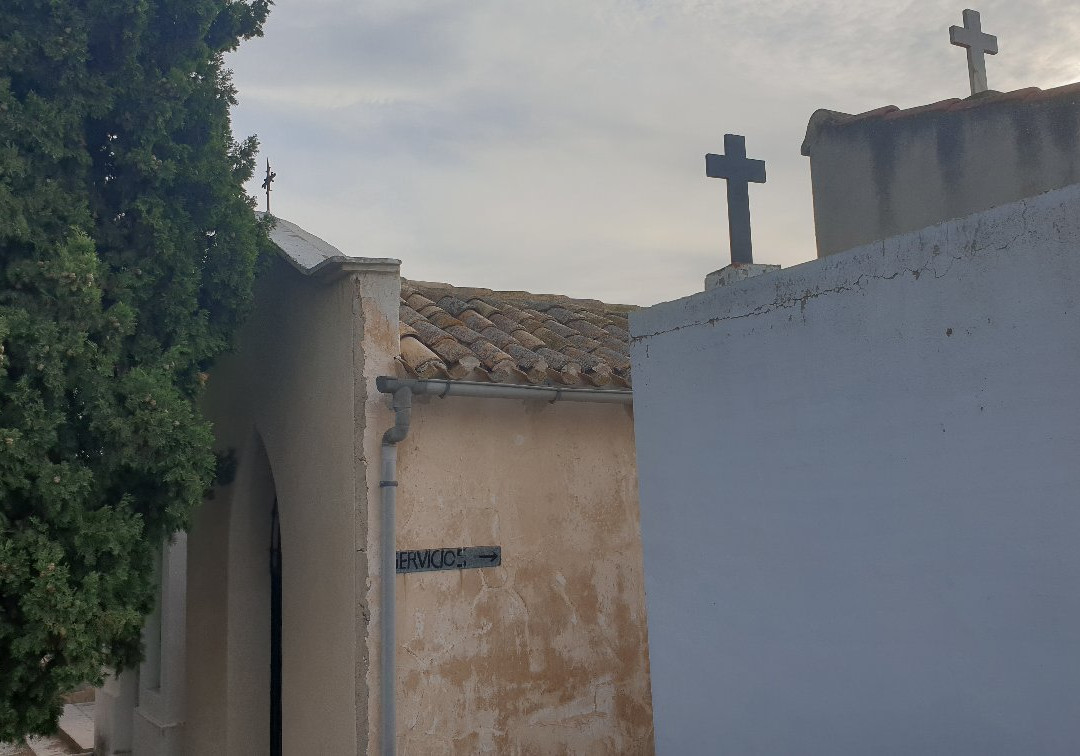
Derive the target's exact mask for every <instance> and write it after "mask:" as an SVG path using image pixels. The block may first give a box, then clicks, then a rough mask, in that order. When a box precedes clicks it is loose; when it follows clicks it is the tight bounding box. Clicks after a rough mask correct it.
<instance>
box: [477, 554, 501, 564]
mask: <svg viewBox="0 0 1080 756" xmlns="http://www.w3.org/2000/svg"><path fill="white" fill-rule="evenodd" d="M476 556H478V557H479V558H480V559H486V560H488V561H489V562H494V561H495V559H496V558H497V557H498V556H499V555H498V554H496V553H495V552H491V553H490V554H477V555H476Z"/></svg>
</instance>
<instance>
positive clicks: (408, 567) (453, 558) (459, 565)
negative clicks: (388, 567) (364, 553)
mask: <svg viewBox="0 0 1080 756" xmlns="http://www.w3.org/2000/svg"><path fill="white" fill-rule="evenodd" d="M500 564H502V546H457V547H450V548H442V549H410V550H409V551H399V552H398V553H397V569H396V570H395V571H396V572H398V573H408V572H434V571H436V570H472V569H476V568H478V567H498V566H499V565H500Z"/></svg>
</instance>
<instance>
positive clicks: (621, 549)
mask: <svg viewBox="0 0 1080 756" xmlns="http://www.w3.org/2000/svg"><path fill="white" fill-rule="evenodd" d="M398 478H399V481H400V487H399V489H398V507H399V508H398V535H397V542H398V548H399V549H414V548H431V547H436V546H493V545H496V546H502V549H503V552H502V566H501V567H497V568H494V569H483V570H464V571H460V572H430V573H418V574H409V575H399V576H398V578H397V581H398V582H397V595H398V620H397V622H398V642H399V650H398V654H397V660H398V665H399V666H398V701H399V703H398V732H399V740H398V743H399V753H401V754H403V756H405V755H409V754H417V755H420V754H425V755H426V754H469V755H470V756H471V755H472V754H481V753H490V754H563V753H565V754H590V755H592V754H648V753H652V750H653V748H652V716H651V708H650V702H649V677H648V674H649V673H648V655H647V641H646V620H645V606H644V593H643V585H642V574H641V543H640V537H639V530H638V504H637V484H636V478H635V465H634V442H633V420H632V413H631V410H630V409H629V408H627V407H622V406H614V405H603V406H600V405H586V404H554V405H552V404H550V403H547V402H528V403H526V402H522V401H508V400H500V399H461V398H447V399H433V398H426V397H425V398H417V399H416V400H415V407H414V411H413V420H412V429H411V431H410V433H409V436H408V438H407V439H406V440H405V442H403V444H402V445H401V450H400V457H399V474H398Z"/></svg>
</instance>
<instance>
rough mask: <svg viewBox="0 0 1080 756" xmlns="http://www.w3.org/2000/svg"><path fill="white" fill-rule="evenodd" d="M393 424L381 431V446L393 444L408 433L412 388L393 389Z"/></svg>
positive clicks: (401, 439) (400, 440)
mask: <svg viewBox="0 0 1080 756" xmlns="http://www.w3.org/2000/svg"><path fill="white" fill-rule="evenodd" d="M392 406H393V408H394V425H393V427H391V428H389V429H387V431H386V432H385V433H383V437H382V442H383V446H395V445H397V444H398V443H400V442H402V441H404V440H405V437H406V436H407V435H409V421H410V419H411V417H412V389H410V388H409V387H408V386H402V387H401V388H399V389H397V390H396V391H394V401H393V404H392Z"/></svg>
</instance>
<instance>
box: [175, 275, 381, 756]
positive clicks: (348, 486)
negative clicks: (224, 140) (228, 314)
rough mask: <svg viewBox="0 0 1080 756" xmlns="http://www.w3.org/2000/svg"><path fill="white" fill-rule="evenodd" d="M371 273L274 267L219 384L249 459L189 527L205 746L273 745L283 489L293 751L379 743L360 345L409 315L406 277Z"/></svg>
mask: <svg viewBox="0 0 1080 756" xmlns="http://www.w3.org/2000/svg"><path fill="white" fill-rule="evenodd" d="M359 278H360V277H359V276H353V275H345V276H342V277H338V278H336V279H332V280H325V279H322V278H307V277H304V276H303V275H301V274H300V273H298V272H297V271H296V270H294V269H293V268H291V267H290V266H289V265H288V264H286V263H285V262H283V261H280V260H278V261H275V263H274V267H273V270H271V271H270V272H269V273H268V274H266V275H265V276H264V277H263V278H262V279H261V280H260V282H259V286H258V294H257V307H256V311H255V313H254V315H253V317H252V318H251V320H250V321H249V322H248V324H247V325H246V326H245V328H244V330H243V332H242V334H241V336H240V339H239V344H240V349H239V351H238V352H237V353H236V354H235V355H233V356H231V357H229V358H228V359H226V360H223V361H222V362H221V363H220V364H219V365H218V366H217V367H216V368H215V370H214V372H213V375H212V376H211V381H210V390H209V392H208V395H207V398H206V409H207V412H208V414H209V416H210V417H211V418H213V419H214V421H215V431H216V434H217V438H218V443H219V445H220V446H221V447H222V448H231V449H234V450H236V452H237V453H238V456H239V466H238V469H237V476H236V481H235V482H234V483H233V484H232V485H231V486H228V487H226V488H223V489H221V490H219V492H218V496H217V497H216V498H215V499H214V500H212V501H210V502H208V504H207V505H206V506H205V507H204V511H203V512H200V513H199V516H198V518H197V521H196V524H195V527H194V528H193V529H192V531H191V533H190V544H191V552H190V557H191V558H190V559H189V569H188V576H189V577H188V580H189V587H190V589H191V593H190V595H191V596H192V597H193V598H192V600H190V601H189V606H188V614H189V619H188V628H189V648H188V659H189V689H190V691H191V693H192V694H193V695H192V697H191V700H190V701H189V715H190V720H189V730H191V731H194V732H199V733H203V734H204V735H203V736H201V737H202V741H201V742H200V744H199V747H198V749H196V750H195V751H193V752H199V753H248V752H250V753H265V752H266V740H267V734H266V733H267V732H268V727H269V688H268V683H269V672H268V668H269V654H268V645H269V630H268V628H269V598H268V596H269V593H268V592H269V572H268V550H269V533H270V530H269V522H270V521H269V517H270V507H271V505H272V503H273V498H272V494H275V493H276V496H277V499H278V507H279V511H280V519H281V536H282V558H283V565H284V567H283V623H282V633H283V709H284V712H285V715H284V716H285V719H284V726H283V737H284V749H285V752H286V753H334V754H345V753H364V752H366V750H367V739H368V732H367V724H368V720H367V688H366V685H365V684H364V683H365V682H366V680H367V676H368V668H367V667H368V657H369V648H368V640H367V626H368V625H367V623H368V617H369V613H370V608H369V606H368V605H367V601H368V600H370V596H369V594H368V593H367V591H366V587H367V583H368V562H367V558H366V552H367V548H368V544H367V528H368V522H367V511H368V509H367V501H366V495H367V477H366V469H365V466H366V457H365V453H364V449H363V447H362V445H361V443H360V439H361V438H362V434H363V432H364V430H365V429H366V420H367V415H366V414H365V405H366V403H367V402H368V397H367V396H366V394H365V387H366V383H365V381H364V379H363V371H364V369H365V365H364V359H363V357H362V355H360V343H361V339H362V337H363V334H364V330H365V329H373V328H380V327H381V328H383V329H384V330H386V329H387V328H388V326H387V323H388V322H389V320H390V317H391V316H393V317H394V318H396V305H397V301H396V294H394V293H393V290H394V286H395V285H396V282H397V280H398V279H397V274H396V271H390V272H384V273H367V274H365V278H366V281H365V282H363V283H362V282H361V281H360V280H359ZM379 282H381V290H382V293H383V294H384V295H385V296H384V297H383V300H385V301H382V302H381V304H382V306H381V308H380V307H377V306H373V305H372V304H371V303H370V302H365V301H364V296H365V287H367V288H371V287H373V286H374V287H376V288H378V286H379ZM387 301H389V302H392V303H393V305H392V307H391V306H389V305H388V304H387ZM370 321H379V322H378V323H375V322H370ZM394 322H395V323H396V320H395V321H394ZM369 367H370V368H371V369H373V370H378V369H379V368H380V367H381V368H383V369H385V368H386V367H388V366H387V365H382V366H380V365H374V364H372V365H369ZM377 419H378V417H376V420H377ZM260 448H261V449H264V450H265V453H263V452H262V451H260ZM223 529H226V532H225V533H223V532H222V530H223ZM225 544H227V545H228V556H227V557H225V556H224V555H223V552H222V551H221V548H222V546H224V545H225ZM358 586H359V587H360V590H358ZM203 587H206V588H208V589H209V590H208V591H207V593H206V594H205V595H204V594H201V593H199V592H198V591H199V590H200V589H201V588H203ZM204 596H205V599H206V600H204ZM222 666H224V672H223V671H222V669H221V667H222ZM222 734H224V736H225V739H224V740H221V739H220V738H221V737H222ZM260 743H262V744H263V745H260Z"/></svg>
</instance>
